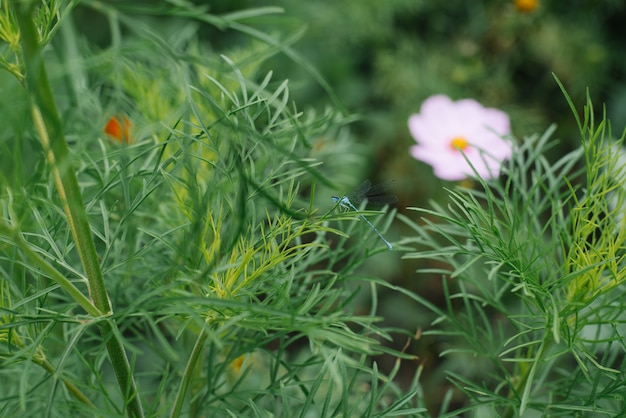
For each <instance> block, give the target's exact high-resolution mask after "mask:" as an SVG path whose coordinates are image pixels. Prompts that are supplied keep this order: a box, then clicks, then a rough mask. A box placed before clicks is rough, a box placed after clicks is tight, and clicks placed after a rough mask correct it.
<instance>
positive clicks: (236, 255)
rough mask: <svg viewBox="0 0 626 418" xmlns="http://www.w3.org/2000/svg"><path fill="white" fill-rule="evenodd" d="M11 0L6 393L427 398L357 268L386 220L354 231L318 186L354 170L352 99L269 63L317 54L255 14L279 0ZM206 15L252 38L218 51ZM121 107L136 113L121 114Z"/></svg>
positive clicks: (24, 399)
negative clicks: (331, 96)
mask: <svg viewBox="0 0 626 418" xmlns="http://www.w3.org/2000/svg"><path fill="white" fill-rule="evenodd" d="M0 11H1V16H0V19H1V21H2V29H3V33H2V39H3V42H4V43H3V48H4V49H3V68H4V69H5V70H7V71H6V72H5V75H4V76H3V77H5V78H4V79H3V83H4V84H3V88H4V89H6V90H9V89H10V90H11V91H14V92H15V95H13V96H11V97H8V96H6V95H5V96H4V99H3V104H2V105H3V106H4V107H7V108H8V107H9V106H12V107H13V108H14V109H13V110H12V112H11V119H12V120H11V121H9V120H7V124H8V125H10V126H11V129H9V130H6V131H5V132H4V133H3V134H2V136H3V137H2V142H1V145H0V147H1V157H0V159H1V164H2V169H3V170H2V176H1V177H0V188H1V192H0V201H1V211H2V217H1V222H0V243H1V245H0V254H1V255H0V304H1V309H2V310H1V312H0V350H1V351H0V361H1V368H0V373H1V374H2V379H1V380H2V383H1V384H0V386H1V387H2V390H1V391H0V392H1V393H2V394H1V395H0V405H1V406H0V414H1V415H3V416H7V415H16V414H17V415H20V416H27V415H28V416H68V415H74V416H76V415H84V416H96V415H97V416H121V415H129V416H164V415H170V416H173V417H174V416H181V415H183V416H238V417H240V416H270V415H274V416H275V415H278V416H297V415H300V416H305V415H307V416H310V414H313V415H314V416H338V415H343V416H381V415H385V414H388V413H391V412H392V411H395V410H402V411H404V412H403V413H407V414H411V413H412V412H413V413H414V412H416V411H418V410H419V409H420V408H418V407H417V406H416V402H417V400H416V399H417V397H416V394H417V393H418V391H417V390H413V391H411V392H410V395H404V394H403V393H402V392H400V391H399V390H398V387H397V386H396V384H395V383H394V378H393V375H394V374H395V373H397V370H398V367H399V366H400V359H398V362H397V366H396V367H395V369H394V370H391V371H390V374H389V375H385V374H382V373H380V372H379V371H378V368H377V366H376V363H373V362H372V356H375V355H377V354H380V353H383V352H391V353H393V352H392V351H390V350H388V349H386V348H385V347H384V346H383V345H382V344H381V342H382V341H384V340H386V339H389V338H391V337H390V335H389V334H388V332H387V331H385V330H384V329H381V328H378V327H377V326H376V323H377V322H379V321H380V318H378V317H377V315H376V309H375V307H373V308H372V309H371V310H370V311H368V312H365V313H361V314H358V313H356V312H355V306H354V303H353V300H354V298H355V296H356V295H357V294H358V293H359V288H360V287H361V284H360V283H362V284H367V280H363V279H358V278H356V277H355V276H354V275H353V272H354V270H355V268H356V267H358V266H359V265H360V264H361V263H362V262H363V260H365V259H366V258H367V257H368V256H369V255H371V254H372V251H371V248H370V247H369V246H368V243H370V244H372V245H376V246H377V247H379V242H378V241H374V240H367V241H354V242H351V244H350V245H348V241H347V238H348V237H349V235H352V234H355V235H356V234H359V233H362V232H363V230H361V229H356V228H355V227H356V226H357V225H359V224H358V223H356V222H354V221H355V216H354V215H350V214H337V211H336V208H335V207H332V205H331V204H330V203H329V204H327V205H326V208H327V211H325V212H322V211H320V209H318V207H317V201H316V199H315V196H316V188H317V187H318V186H319V185H324V186H325V187H327V188H328V187H336V185H335V184H333V183H331V182H330V181H329V180H328V176H327V175H326V172H325V171H323V170H321V169H320V168H319V164H320V160H321V158H320V156H324V155H325V154H327V153H328V154H334V153H337V154H341V153H342V151H343V153H344V154H346V155H348V153H347V152H345V151H346V150H347V149H348V148H349V146H350V143H349V142H348V139H347V137H346V136H345V134H344V133H342V132H343V131H344V128H343V127H344V125H345V124H346V123H347V122H348V119H347V118H346V117H344V116H342V114H341V113H340V112H338V111H336V110H333V109H331V108H329V110H328V111H326V112H323V113H321V114H316V113H315V112H313V111H311V112H302V111H300V110H298V109H297V107H296V105H295V104H294V103H293V101H292V100H291V99H290V96H289V88H288V83H287V82H286V81H283V80H276V79H275V77H273V75H272V73H271V72H266V73H263V72H262V71H261V66H262V63H263V62H264V61H265V60H266V59H268V58H269V57H271V56H273V55H275V54H277V53H284V54H287V55H290V56H292V57H293V59H294V60H296V61H300V62H301V63H302V64H303V65H307V66H308V64H306V62H305V61H304V60H303V59H301V58H300V57H299V56H298V55H297V54H296V53H295V52H294V51H292V50H290V49H289V48H288V46H286V45H284V44H283V42H282V40H281V39H280V37H279V36H278V35H272V34H268V33H266V32H264V31H261V30H259V29H257V28H255V26H254V25H253V24H252V23H253V22H254V20H255V19H262V18H263V17H264V16H267V15H269V14H272V13H276V12H278V11H280V10H278V9H276V8H264V9H248V10H242V11H240V12H236V13H231V14H227V15H221V16H217V15H213V14H210V13H208V12H207V11H206V10H203V8H200V7H193V6H191V5H185V4H182V3H181V4H177V2H171V3H163V4H161V6H160V7H157V8H154V7H153V6H152V5H150V6H145V7H142V6H141V5H131V4H118V5H117V6H116V5H111V4H106V3H101V2H98V1H93V2H91V1H87V2H84V3H83V4H82V5H80V7H79V5H78V4H77V3H76V2H70V1H49V2H42V3H39V2H10V3H6V2H3V3H2V6H1V10H0ZM85 15H91V16H92V17H93V16H97V17H98V18H99V20H98V19H96V20H95V22H98V21H103V22H106V23H107V24H108V25H109V30H110V43H109V44H108V45H105V46H102V45H96V44H94V43H92V42H89V41H88V40H87V39H86V38H85V37H83V36H81V34H80V32H78V30H77V29H76V28H77V26H78V25H76V23H75V19H76V16H85ZM194 22H196V23H197V24H194ZM202 25H212V26H214V27H216V28H218V29H220V30H230V31H235V32H237V33H239V34H241V35H244V36H245V37H246V39H248V41H247V42H242V44H240V45H237V46H233V47H232V48H231V49H228V50H225V51H223V53H222V54H220V53H218V52H216V51H212V50H210V49H209V48H207V46H206V44H205V43H203V42H202V41H201V40H200V38H199V37H198V28H199V27H202ZM309 68H311V69H312V68H313V67H311V66H309ZM7 74H10V76H9V77H7ZM12 116H16V117H15V118H13V117H12ZM112 117H115V119H111V118H112ZM112 120H115V121H116V122H115V123H117V124H118V126H117V128H118V130H119V131H121V132H122V133H123V134H119V135H117V134H115V132H114V131H113V132H112V133H111V132H110V133H111V135H109V136H107V135H105V133H104V131H103V127H104V126H106V125H107V121H108V123H112V122H111V121H112ZM325 135H328V136H332V137H333V138H334V141H332V143H328V144H324V143H323V142H319V141H320V138H323V136H325ZM350 158H353V157H350V156H348V157H347V158H344V159H338V161H337V164H338V166H339V165H341V164H346V163H347V162H349V161H350ZM326 200H327V201H328V202H330V200H329V199H328V198H327V199H326ZM368 286H369V285H368ZM371 287H373V288H375V286H374V285H372V286H371ZM393 355H395V356H400V357H404V358H407V359H408V358H410V356H408V355H403V354H402V353H399V352H397V353H393ZM415 385H416V383H415ZM415 385H414V387H415V388H416V387H417V386H415Z"/></svg>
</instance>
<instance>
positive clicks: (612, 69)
mask: <svg viewBox="0 0 626 418" xmlns="http://www.w3.org/2000/svg"><path fill="white" fill-rule="evenodd" d="M153 3H154V4H158V2H153ZM194 3H196V4H197V5H204V6H208V7H209V10H210V12H211V13H214V14H218V15H219V14H220V13H229V12H233V11H238V10H242V9H245V8H250V7H263V6H279V7H282V8H283V9H284V13H283V14H278V15H268V16H265V17H263V18H255V19H254V21H253V22H251V24H253V25H254V27H257V28H259V29H262V30H264V31H266V32H268V33H272V34H275V35H278V36H280V38H281V39H283V40H284V42H285V44H286V45H290V46H291V48H292V49H293V50H294V51H296V52H297V53H298V54H300V55H302V56H303V57H305V58H306V59H307V60H308V61H309V62H310V63H311V67H312V68H315V69H317V71H319V74H321V76H322V77H323V78H324V79H325V80H326V81H327V83H328V84H329V85H330V87H331V88H332V90H333V91H334V93H335V94H336V97H332V95H329V94H328V93H327V92H326V91H325V90H324V89H323V88H322V86H321V85H320V83H319V81H318V80H316V79H315V75H314V74H312V73H311V71H310V68H309V67H303V66H302V65H301V63H297V62H294V60H293V59H292V58H291V57H289V56H287V55H286V54H277V55H274V56H273V57H271V58H270V59H268V60H267V61H266V62H265V63H264V65H263V70H264V71H273V72H274V75H275V76H274V79H276V80H280V79H289V82H290V84H289V85H290V94H291V96H290V98H291V99H292V100H293V101H294V102H295V103H297V105H298V107H299V108H300V109H303V110H305V111H313V110H315V111H317V112H319V113H321V112H323V111H324V110H325V109H326V108H328V107H339V108H340V109H341V108H342V109H343V112H344V113H345V114H346V115H348V114H356V115H357V116H358V117H357V119H356V120H355V122H354V123H353V124H352V125H351V126H350V127H349V131H347V133H346V132H342V133H341V135H344V136H345V135H347V137H348V139H347V141H348V143H349V145H350V146H349V147H347V148H346V147H343V148H341V147H333V141H335V140H337V141H338V139H337V138H333V137H324V138H318V139H314V140H313V143H314V151H313V152H317V154H315V155H314V156H315V157H316V158H319V159H321V160H322V161H323V162H324V166H323V167H324V169H325V170H326V171H325V173H326V174H327V175H328V176H329V177H333V179H334V180H335V181H336V182H337V183H338V184H340V185H341V186H342V187H345V188H346V190H339V191H331V190H328V191H327V190H319V191H318V198H319V199H320V200H319V202H324V201H323V200H322V199H323V198H324V197H325V196H329V194H330V193H331V192H342V191H348V188H350V187H353V186H356V185H358V184H359V183H360V182H361V181H362V180H363V179H372V181H374V182H376V181H382V180H388V179H394V180H396V185H397V188H396V190H394V191H393V192H394V193H395V194H397V195H398V197H399V203H398V204H397V210H398V211H399V212H400V213H402V214H404V215H406V216H408V217H410V218H412V219H415V220H417V219H418V216H417V215H416V214H415V213H414V212H409V211H406V210H405V209H404V208H406V207H408V206H418V207H428V201H429V200H431V199H434V200H438V201H444V200H445V196H446V194H445V191H444V190H443V187H444V186H450V184H448V183H446V182H442V181H440V180H438V179H436V178H435V177H434V176H433V174H432V171H431V169H430V167H429V166H427V165H425V164H423V163H421V162H418V161H416V160H414V159H413V158H412V157H411V156H410V155H409V147H410V146H411V145H413V143H414V141H413V139H412V138H411V137H410V135H409V132H408V129H407V119H408V117H409V115H411V114H412V113H418V112H419V109H420V105H421V103H422V101H423V100H424V99H426V98H427V97H429V96H431V95H433V94H446V95H448V96H450V97H451V98H452V99H454V100H458V99H462V98H473V99H476V100H477V101H479V102H481V103H482V104H483V105H485V106H488V107H495V108H499V109H501V110H504V111H505V112H507V113H508V114H509V116H510V117H511V122H512V129H513V134H514V135H515V137H516V138H517V139H518V140H519V141H523V140H524V138H525V137H526V136H528V135H532V134H535V133H542V132H544V131H545V130H546V129H547V128H548V127H549V126H550V125H551V124H553V123H555V124H557V125H558V129H557V134H556V135H557V137H558V138H560V147H558V148H554V149H553V150H552V153H553V155H552V156H550V158H558V156H560V155H562V154H563V153H565V152H567V151H569V150H571V149H572V148H574V147H577V146H578V145H579V141H580V138H579V135H578V131H577V128H576V125H575V122H574V118H573V116H572V113H571V110H570V109H569V107H568V105H567V103H566V101H565V99H564V97H563V94H562V93H561V91H560V90H559V88H558V86H557V83H556V82H555V80H554V78H553V75H552V74H553V73H554V74H555V75H556V76H557V77H558V78H559V79H560V80H561V81H562V82H563V84H564V86H565V88H566V89H567V91H568V93H569V94H570V96H571V97H572V99H573V101H574V103H575V104H577V106H579V111H581V110H582V104H583V103H584V100H585V94H586V91H587V89H589V94H590V97H591V99H592V100H593V102H594V103H596V104H597V105H599V104H601V103H606V105H607V113H608V116H609V118H610V119H611V120H612V122H613V125H612V128H613V132H614V133H615V134H616V135H617V136H619V135H620V134H621V132H622V130H623V129H624V115H625V114H626V83H625V82H624V72H625V68H626V28H625V26H624V23H623V22H624V21H626V3H625V2H623V1H622V0H604V1H595V0H572V1H567V2H561V1H546V0H540V1H538V2H537V4H536V5H533V2H532V1H530V0H527V1H525V2H522V3H525V4H527V5H528V6H527V9H525V10H522V9H521V8H520V7H519V5H516V2H515V1H513V0H488V1H487V0H486V1H480V0H450V1H446V2H439V1H432V0H431V1H428V0H387V1H380V0H342V1H336V0H316V1H306V2H304V1H303V2H297V1H288V0H274V1H269V0H259V1H252V0H221V1H206V2H205V1H195V2H194ZM162 4H163V3H162ZM533 6H536V7H533ZM122 7H123V6H122ZM77 12H78V13H77V15H76V16H77V19H76V25H77V27H78V28H79V31H80V32H82V33H84V34H85V35H87V36H88V37H89V38H90V40H91V41H92V42H94V43H95V44H98V45H100V46H101V47H103V48H106V47H107V46H108V43H109V42H110V39H111V34H110V33H108V27H107V24H106V21H105V20H104V19H99V18H98V15H97V13H96V12H94V11H93V10H92V9H81V10H78V11H77ZM199 33H200V35H201V37H202V40H203V41H204V42H206V43H208V44H209V45H210V47H211V48H213V49H214V50H216V51H219V52H221V53H224V54H226V55H228V51H237V50H238V48H243V47H244V46H245V45H247V44H249V42H250V39H248V38H246V37H245V36H243V35H242V34H241V33H239V32H236V31H229V30H220V29H218V28H215V27H212V26H209V25H203V26H201V27H200V32H199ZM261 73H263V71H261ZM596 110H597V111H599V112H601V111H602V108H601V106H597V109H596ZM338 135H340V134H338ZM344 136H342V141H346V139H345V137H344ZM325 149H326V151H325ZM346 152H350V153H351V155H344V153H346ZM324 169H323V170H322V171H324ZM323 204H325V205H327V206H330V205H331V203H330V201H328V202H326V203H320V205H323ZM410 234H411V231H410V230H408V228H405V227H404V225H403V224H402V223H401V222H398V221H397V222H395V223H394V224H393V225H392V226H391V227H390V230H389V232H388V233H387V235H388V237H389V238H390V239H391V240H392V241H395V242H397V241H398V240H401V239H402V237H403V236H407V235H410ZM407 249H410V248H407ZM417 250H419V249H417ZM402 253H403V252H402V249H399V250H398V251H394V252H392V253H385V254H382V253H381V254H378V255H376V256H375V257H374V258H372V259H370V261H369V262H368V263H367V264H366V265H365V268H366V269H367V272H368V274H372V275H377V276H379V277H382V278H384V279H386V280H388V281H390V282H392V283H394V284H397V285H401V286H404V287H407V288H409V289H411V290H413V291H415V292H418V293H419V294H421V295H423V296H424V297H426V298H427V299H429V300H431V301H432V302H433V303H438V304H441V303H443V300H442V298H443V296H442V292H441V278H440V277H435V276H433V277H429V276H428V275H424V274H418V273H416V270H417V269H418V268H423V267H425V266H423V265H419V264H418V263H417V262H415V261H412V260H403V259H402ZM363 302H364V303H365V302H366V301H365V300H364V301H363ZM380 314H381V315H382V316H384V318H385V320H386V321H387V322H388V323H389V324H390V325H393V326H396V327H402V328H405V329H415V330H417V329H418V328H423V329H427V328H428V326H429V323H430V321H431V320H432V319H433V318H432V314H430V313H428V312H427V311H425V310H423V309H422V308H420V307H418V306H415V305H414V304H410V302H409V301H408V300H405V299H403V298H401V297H400V296H399V295H397V294H388V295H382V299H381V301H380ZM404 343H405V341H404V340H402V341H400V340H399V341H396V342H394V344H395V348H398V349H400V348H401V347H402V346H403V345H404ZM442 350H443V347H442V346H441V342H440V341H438V340H437V339H436V338H434V337H429V338H422V339H420V340H418V341H417V342H414V343H413V344H412V345H411V347H410V348H409V351H411V352H413V353H415V354H417V355H418V356H419V360H418V362H416V363H415V364H411V363H406V364H405V366H404V367H405V368H406V371H405V374H406V376H407V379H410V378H411V377H412V375H413V373H414V370H415V368H416V367H417V365H418V363H421V364H423V365H424V366H425V374H424V376H423V378H422V384H423V385H424V390H425V392H426V399H433V407H435V408H436V406H434V405H435V404H436V399H439V398H440V397H441V396H443V393H444V392H445V390H446V389H447V383H446V381H445V378H444V374H443V370H444V369H447V370H454V369H457V368H460V367H463V368H464V372H465V373H469V374H471V373H472V370H468V369H469V368H470V367H475V368H476V370H474V372H475V373H477V374H479V373H480V370H479V369H480V364H476V363H472V364H469V363H468V362H465V363H464V364H451V362H454V361H455V360H447V359H440V358H439V357H438V356H439V353H440V352H441V351H442ZM457 360H458V359H457ZM461 360H462V359H461ZM393 361H394V359H387V360H385V359H382V361H381V363H383V366H384V367H387V368H388V367H391V364H392V362H393Z"/></svg>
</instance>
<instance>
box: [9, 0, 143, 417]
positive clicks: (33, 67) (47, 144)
mask: <svg viewBox="0 0 626 418" xmlns="http://www.w3.org/2000/svg"><path fill="white" fill-rule="evenodd" d="M12 5H13V7H14V10H15V15H16V18H17V21H18V25H19V27H20V33H21V36H22V39H21V41H22V53H23V59H24V65H25V69H26V87H27V89H28V91H29V94H30V98H31V110H32V114H33V119H34V122H35V125H36V127H37V131H38V132H39V136H40V139H41V143H42V145H43V148H44V151H45V153H46V157H47V159H48V162H49V164H50V169H51V171H52V175H53V177H54V181H55V184H56V187H57V191H58V193H59V198H60V199H61V203H62V205H63V209H64V211H65V215H66V216H67V221H68V224H69V226H70V229H71V232H72V237H73V238H74V242H75V244H76V248H77V250H78V254H79V256H80V260H81V263H82V265H83V268H84V270H85V273H86V275H87V279H88V282H89V293H90V295H89V296H90V297H91V299H92V300H93V303H94V305H95V306H96V308H97V309H98V310H99V311H100V312H102V313H103V314H104V315H109V314H110V313H112V309H111V303H110V301H109V297H108V294H107V292H106V288H105V285H104V278H103V276H102V271H101V269H100V264H99V261H98V256H97V253H96V248H95V244H94V241H93V236H92V233H91V228H90V224H89V220H88V218H87V212H86V211H85V206H84V204H83V200H82V196H81V193H80V188H79V186H78V180H77V178H76V174H75V173H74V171H73V167H72V164H71V163H70V158H69V152H68V148H67V142H66V140H65V136H64V134H63V129H62V124H61V120H60V117H59V113H58V111H57V108H56V105H55V102H54V96H53V94H52V89H51V88H50V82H49V80H48V76H47V74H46V69H45V66H44V61H43V55H42V48H41V45H40V43H39V37H38V34H37V29H36V27H35V23H34V21H33V8H34V4H33V3H24V2H19V1H14V2H13V3H12ZM99 326H100V331H101V333H102V335H103V337H105V338H106V339H107V349H108V352H109V356H110V359H111V363H112V365H113V368H114V370H115V374H116V376H117V379H118V383H119V385H120V389H121V390H122V393H123V395H124V396H125V399H126V401H125V403H126V405H128V414H129V415H131V416H136V417H142V416H143V408H142V406H141V401H140V399H139V397H138V396H137V389H136V385H135V382H134V379H133V377H132V374H131V370H130V364H129V362H128V358H127V357H126V352H125V351H124V347H123V344H122V342H121V340H120V336H119V334H118V333H117V332H115V331H116V325H115V323H114V322H112V321H101V322H100V323H99Z"/></svg>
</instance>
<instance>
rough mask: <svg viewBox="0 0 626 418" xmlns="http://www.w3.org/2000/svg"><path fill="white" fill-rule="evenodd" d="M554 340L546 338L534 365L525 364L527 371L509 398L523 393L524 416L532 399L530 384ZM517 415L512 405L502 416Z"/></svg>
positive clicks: (521, 410) (534, 359)
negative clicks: (530, 398)
mask: <svg viewBox="0 0 626 418" xmlns="http://www.w3.org/2000/svg"><path fill="white" fill-rule="evenodd" d="M553 342H554V340H553V339H552V338H551V337H550V336H546V337H545V338H544V340H543V341H542V343H541V346H540V347H539V351H538V352H537V355H536V356H535V357H534V358H533V361H532V364H528V363H524V366H526V369H525V370H524V372H523V373H522V375H521V376H520V378H519V381H518V383H517V385H515V390H512V391H511V392H510V393H509V398H511V397H513V396H516V394H519V393H522V399H521V402H520V408H519V414H520V416H521V415H524V412H525V411H526V407H527V406H528V401H529V397H530V391H531V389H532V388H531V387H530V386H529V384H530V383H529V382H532V380H533V379H534V376H535V373H536V371H537V367H538V366H539V363H540V362H541V361H542V359H543V356H544V353H546V352H547V350H548V348H549V347H550V346H551V345H552V343H553ZM514 413H515V408H514V407H513V405H510V406H509V407H508V408H507V409H506V411H505V412H504V414H502V418H513V416H515V415H514Z"/></svg>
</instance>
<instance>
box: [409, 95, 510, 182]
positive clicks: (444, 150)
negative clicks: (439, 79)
mask: <svg viewBox="0 0 626 418" xmlns="http://www.w3.org/2000/svg"><path fill="white" fill-rule="evenodd" d="M409 130H410V132H411V135H412V136H413V138H414V139H415V140H416V141H417V145H414V146H412V147H411V155H413V157H414V158H416V159H418V160H421V161H424V162H425V163H427V164H430V165H431V166H432V167H433V170H434V172H435V175H436V176H437V177H439V178H441V179H444V180H462V179H464V178H467V177H468V176H470V175H472V174H473V171H472V168H471V167H470V165H469V164H468V163H467V161H466V160H465V158H467V159H468V160H469V161H470V162H471V164H472V166H473V167H474V169H475V170H476V171H477V172H478V174H479V175H480V177H481V178H483V179H491V178H494V177H497V176H498V174H499V172H500V166H501V164H502V162H503V161H504V160H506V159H507V158H509V157H510V156H511V152H512V149H513V144H512V142H510V141H508V140H506V139H503V136H505V135H507V134H508V133H509V132H510V130H511V122H510V120H509V117H508V115H507V114H506V113H504V112H502V111H501V110H498V109H491V108H485V107H483V106H482V105H481V104H480V103H478V102H477V101H475V100H472V99H464V100H459V101H457V102H453V101H452V100H451V99H450V98H449V97H447V96H444V95H436V96H431V97H429V98H428V99H426V100H425V101H424V102H423V103H422V107H421V109H420V113H419V114H414V115H411V116H410V117H409ZM461 151H462V152H461ZM463 155H465V157H463Z"/></svg>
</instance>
